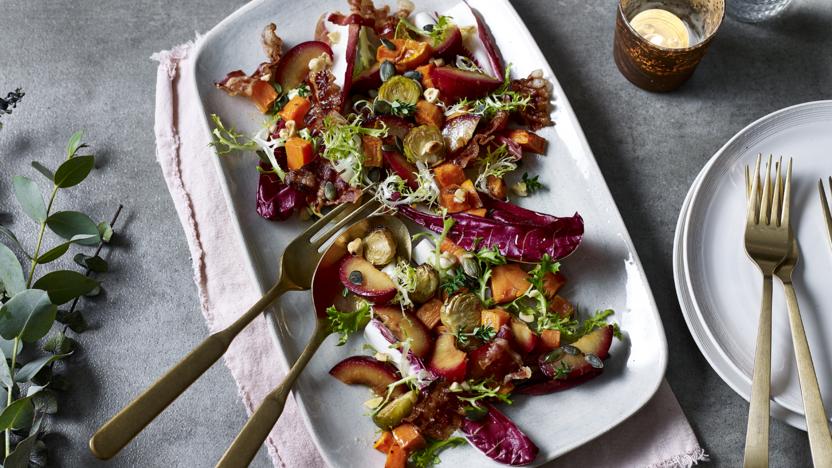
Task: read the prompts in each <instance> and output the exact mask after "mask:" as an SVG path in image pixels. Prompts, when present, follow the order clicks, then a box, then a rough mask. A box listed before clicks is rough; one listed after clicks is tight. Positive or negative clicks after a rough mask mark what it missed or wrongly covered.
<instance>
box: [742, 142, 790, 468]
mask: <svg viewBox="0 0 832 468" xmlns="http://www.w3.org/2000/svg"><path fill="white" fill-rule="evenodd" d="M760 160H761V156H757V163H756V165H755V167H754V178H753V181H752V182H751V183H750V185H751V192H750V193H749V196H748V213H747V217H746V225H745V251H746V253H747V254H748V257H749V258H751V260H752V261H754V263H756V264H757V267H758V268H759V269H760V272H761V273H762V275H763V297H762V301H761V306H760V320H759V325H758V328H757V344H756V351H755V355H754V376H753V380H752V384H751V406H750V408H749V410H748V429H747V430H746V434H745V457H744V466H745V467H746V468H762V467H767V466H768V434H769V412H770V402H769V399H770V393H771V288H772V275H773V274H774V271H775V269H776V268H777V266H778V265H780V263H781V262H782V261H783V259H784V258H785V257H786V254H787V253H788V248H789V229H788V212H786V213H785V214H786V219H785V221H786V223H785V224H784V223H783V222H782V221H783V220H782V219H781V210H780V192H781V187H782V182H781V177H780V169H779V167H778V169H777V176H776V183H775V184H776V185H775V187H772V181H771V156H769V159H768V163H767V164H766V172H765V181H764V183H763V189H762V192H760ZM748 179H749V177H748V168H746V180H748ZM789 192H790V191H789V190H788V189H787V190H786V193H785V196H786V197H788V196H789ZM786 201H788V200H786Z"/></svg>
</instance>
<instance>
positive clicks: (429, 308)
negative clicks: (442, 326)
mask: <svg viewBox="0 0 832 468" xmlns="http://www.w3.org/2000/svg"><path fill="white" fill-rule="evenodd" d="M441 310H442V301H440V300H439V299H437V298H433V299H431V300H429V301H428V302H425V303H424V304H422V305H421V306H420V307H419V308H418V309H416V317H418V318H419V320H421V321H422V323H424V324H425V326H426V327H428V328H429V329H431V330H432V329H433V328H434V327H435V326H436V325H437V324H439V316H440V315H439V313H440V311H441Z"/></svg>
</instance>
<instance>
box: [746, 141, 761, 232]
mask: <svg viewBox="0 0 832 468" xmlns="http://www.w3.org/2000/svg"><path fill="white" fill-rule="evenodd" d="M761 158H762V155H759V154H758V155H757V163H756V164H755V165H754V180H753V181H752V182H751V193H750V194H749V196H748V220H747V222H748V224H756V223H757V212H758V209H759V203H760V197H759V196H757V191H758V190H759V187H760V159H761ZM745 169H746V173H747V172H748V167H746V168H745Z"/></svg>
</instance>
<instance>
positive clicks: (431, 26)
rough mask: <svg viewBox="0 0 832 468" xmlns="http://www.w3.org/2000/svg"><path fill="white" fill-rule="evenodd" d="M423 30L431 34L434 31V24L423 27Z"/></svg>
mask: <svg viewBox="0 0 832 468" xmlns="http://www.w3.org/2000/svg"><path fill="white" fill-rule="evenodd" d="M422 29H424V30H425V31H427V32H431V31H433V24H430V23H428V24H426V25H424V26H422Z"/></svg>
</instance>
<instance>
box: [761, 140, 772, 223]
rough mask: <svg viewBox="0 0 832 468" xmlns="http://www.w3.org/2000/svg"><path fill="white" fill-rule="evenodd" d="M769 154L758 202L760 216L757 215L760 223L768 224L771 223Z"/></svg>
mask: <svg viewBox="0 0 832 468" xmlns="http://www.w3.org/2000/svg"><path fill="white" fill-rule="evenodd" d="M771 160H772V157H771V155H769V156H768V162H766V172H765V175H766V180H764V181H763V197H762V198H763V199H762V201H761V203H760V216H759V218H758V219H759V220H760V221H759V223H760V224H770V223H771V217H770V215H771V212H770V210H771V194H772V190H771Z"/></svg>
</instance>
